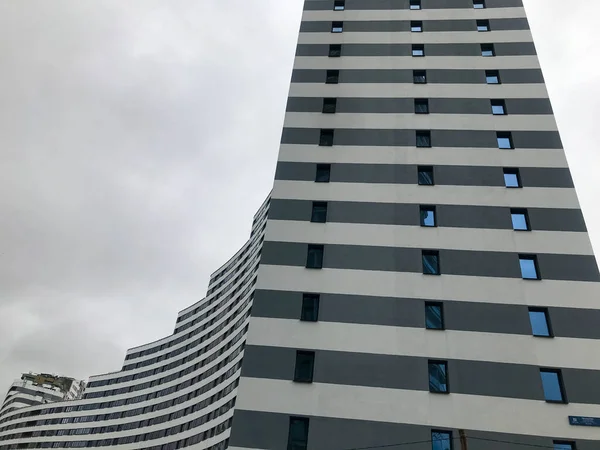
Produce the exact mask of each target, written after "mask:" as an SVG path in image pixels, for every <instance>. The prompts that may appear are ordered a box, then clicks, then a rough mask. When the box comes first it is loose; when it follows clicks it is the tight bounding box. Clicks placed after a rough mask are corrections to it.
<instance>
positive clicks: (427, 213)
mask: <svg viewBox="0 0 600 450" xmlns="http://www.w3.org/2000/svg"><path fill="white" fill-rule="evenodd" d="M420 210H421V218H420V223H421V226H422V227H435V226H436V225H437V224H436V221H435V206H423V205H421V206H420Z"/></svg>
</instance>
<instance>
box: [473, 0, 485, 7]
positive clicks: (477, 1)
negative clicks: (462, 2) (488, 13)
mask: <svg viewBox="0 0 600 450" xmlns="http://www.w3.org/2000/svg"><path fill="white" fill-rule="evenodd" d="M473 8H474V9H485V8H486V5H485V0H473Z"/></svg>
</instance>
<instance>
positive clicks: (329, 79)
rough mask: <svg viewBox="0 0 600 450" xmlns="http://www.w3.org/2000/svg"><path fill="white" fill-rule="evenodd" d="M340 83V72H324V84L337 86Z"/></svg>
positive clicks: (333, 70)
mask: <svg viewBox="0 0 600 450" xmlns="http://www.w3.org/2000/svg"><path fill="white" fill-rule="evenodd" d="M339 82H340V71H339V70H337V69H330V70H327V72H325V84H339Z"/></svg>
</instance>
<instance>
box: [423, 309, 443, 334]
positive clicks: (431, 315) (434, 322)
mask: <svg viewBox="0 0 600 450" xmlns="http://www.w3.org/2000/svg"><path fill="white" fill-rule="evenodd" d="M425 328H427V329H428V330H443V329H444V311H443V309H442V305H441V304H440V303H426V304H425Z"/></svg>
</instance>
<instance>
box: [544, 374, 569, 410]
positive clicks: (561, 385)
mask: <svg viewBox="0 0 600 450" xmlns="http://www.w3.org/2000/svg"><path fill="white" fill-rule="evenodd" d="M544 372H546V373H554V374H556V375H557V379H558V387H559V389H560V395H561V397H562V400H548V399H546V392H545V391H544V383H543V381H542V373H544ZM540 383H542V392H544V400H545V402H546V403H557V404H561V405H563V404H564V405H566V404H568V403H569V401H568V400H567V391H566V389H565V383H564V380H563V376H562V370H561V369H556V368H554V367H540Z"/></svg>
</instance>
